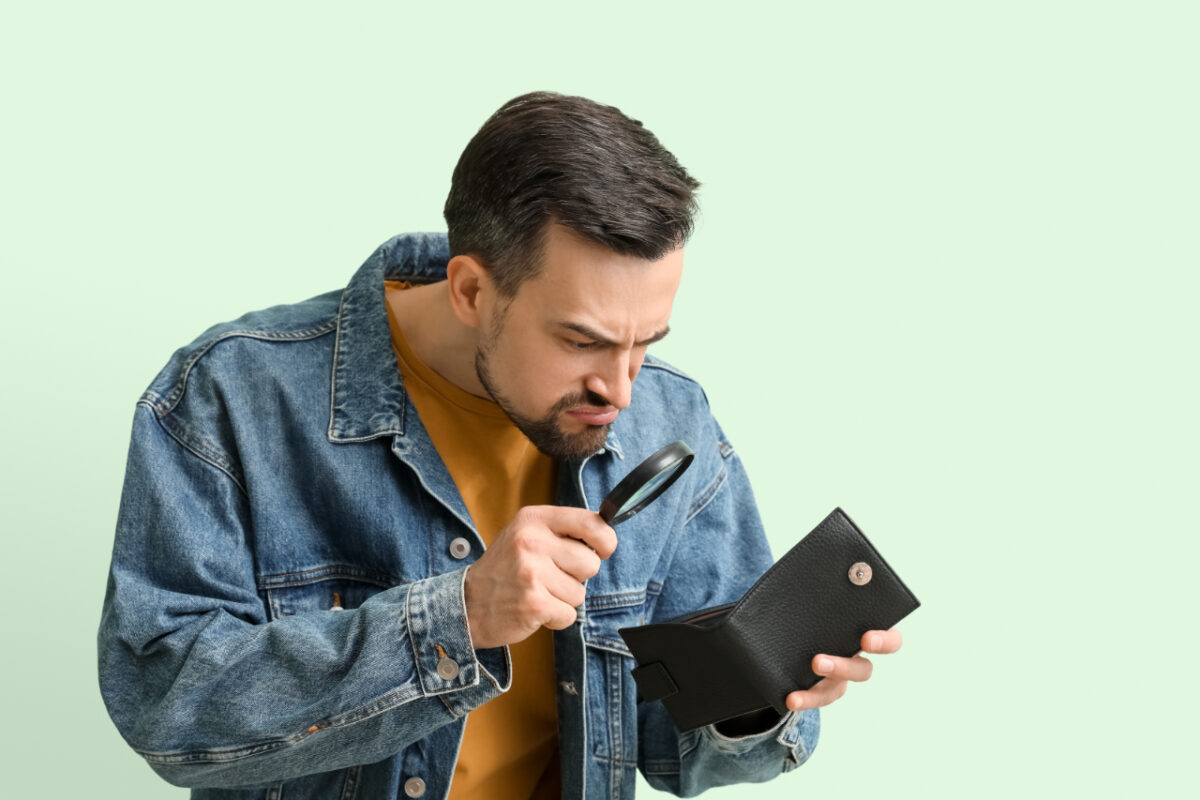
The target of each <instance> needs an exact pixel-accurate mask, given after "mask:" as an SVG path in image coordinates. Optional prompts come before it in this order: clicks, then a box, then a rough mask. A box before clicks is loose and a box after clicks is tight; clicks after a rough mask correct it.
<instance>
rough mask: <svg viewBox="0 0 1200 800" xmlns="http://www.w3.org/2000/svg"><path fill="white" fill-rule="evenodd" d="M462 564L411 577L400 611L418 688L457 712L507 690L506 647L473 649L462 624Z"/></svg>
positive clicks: (464, 608)
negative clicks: (438, 572)
mask: <svg viewBox="0 0 1200 800" xmlns="http://www.w3.org/2000/svg"><path fill="white" fill-rule="evenodd" d="M466 575H467V571H466V569H465V568H464V569H460V570H455V571H454V572H447V573H445V574H442V575H435V576H434V577H432V578H427V579H425V580H421V581H416V582H415V583H413V585H412V588H411V589H410V590H409V593H408V601H407V608H406V609H405V617H406V618H407V620H408V638H409V641H411V642H412V648H413V663H414V664H415V665H416V673H417V678H418V680H420V682H421V690H422V692H423V693H424V695H425V696H427V697H433V696H437V695H441V696H442V700H443V701H444V702H445V703H446V705H447V706H448V707H449V708H450V710H451V711H452V712H453V713H454V714H455V715H457V716H462V715H464V714H466V713H467V712H468V711H470V710H472V709H473V708H476V707H477V706H479V705H481V704H482V703H485V702H487V701H488V700H490V699H492V698H493V697H495V696H497V695H499V694H501V693H503V692H506V691H508V688H509V686H510V685H511V682H512V663H511V661H510V660H509V653H508V648H507V647H495V648H490V649H488V650H481V651H479V652H478V653H477V652H476V651H475V649H474V647H473V646H472V643H471V631H470V628H469V627H468V625H467V606H466V597H465V594H464V582H465V580H466Z"/></svg>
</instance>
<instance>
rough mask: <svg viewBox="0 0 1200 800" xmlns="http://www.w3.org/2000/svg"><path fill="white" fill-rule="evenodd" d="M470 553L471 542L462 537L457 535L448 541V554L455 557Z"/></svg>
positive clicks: (465, 555)
mask: <svg viewBox="0 0 1200 800" xmlns="http://www.w3.org/2000/svg"><path fill="white" fill-rule="evenodd" d="M470 554H471V543H470V542H468V541H467V540H466V539H464V538H463V537H461V536H460V537H458V538H457V539H455V540H454V541H452V542H451V543H450V555H452V556H454V557H455V558H466V557H467V556H468V555H470Z"/></svg>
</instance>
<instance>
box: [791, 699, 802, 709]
mask: <svg viewBox="0 0 1200 800" xmlns="http://www.w3.org/2000/svg"><path fill="white" fill-rule="evenodd" d="M790 705H791V709H792V711H800V710H801V709H803V708H804V699H803V698H799V699H796V700H793V701H792V702H791V704H790Z"/></svg>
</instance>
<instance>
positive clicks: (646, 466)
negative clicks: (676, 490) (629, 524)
mask: <svg viewBox="0 0 1200 800" xmlns="http://www.w3.org/2000/svg"><path fill="white" fill-rule="evenodd" d="M693 458H695V454H693V453H692V448H690V447H688V446H687V443H686V442H683V441H677V442H671V443H670V444H669V445H667V446H666V447H664V448H662V449H661V450H659V451H658V452H657V453H655V454H654V455H652V456H650V457H649V458H647V459H646V460H645V461H643V462H642V463H641V464H638V466H637V467H636V468H635V469H634V470H633V471H632V472H630V473H629V474H628V475H626V476H625V477H624V478H623V479H622V480H621V482H620V483H618V484H617V485H616V487H615V488H614V489H613V490H612V491H611V492H609V493H608V496H607V497H605V498H604V502H603V503H601V504H600V516H601V517H603V518H604V521H605V522H607V523H608V524H609V525H617V524H619V523H622V522H624V521H625V520H627V519H629V518H630V517H632V516H633V515H634V514H636V513H638V512H639V511H641V510H642V509H643V508H645V507H646V506H648V505H650V504H651V503H653V502H654V500H655V499H656V498H657V497H658V496H659V495H660V494H662V493H663V492H665V491H666V490H667V488H668V487H669V486H670V485H671V484H672V483H674V482H675V480H676V479H677V478H678V477H679V476H680V475H682V474H683V473H684V471H685V470H686V469H687V468H688V467H689V466H691V463H692V459H693Z"/></svg>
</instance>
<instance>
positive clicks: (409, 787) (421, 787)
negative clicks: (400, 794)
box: [404, 778, 425, 797]
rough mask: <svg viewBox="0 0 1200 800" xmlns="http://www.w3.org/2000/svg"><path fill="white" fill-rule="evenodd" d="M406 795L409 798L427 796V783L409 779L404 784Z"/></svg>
mask: <svg viewBox="0 0 1200 800" xmlns="http://www.w3.org/2000/svg"><path fill="white" fill-rule="evenodd" d="M404 793H405V794H406V795H408V796H409V797H420V796H421V795H423V794H425V781H423V780H421V779H420V778H409V779H408V780H406V781H405V782H404Z"/></svg>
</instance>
